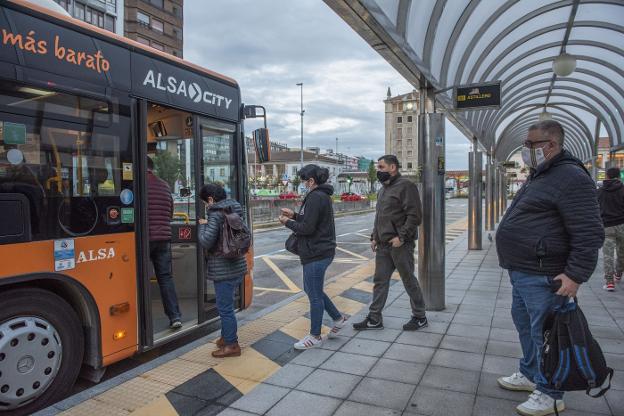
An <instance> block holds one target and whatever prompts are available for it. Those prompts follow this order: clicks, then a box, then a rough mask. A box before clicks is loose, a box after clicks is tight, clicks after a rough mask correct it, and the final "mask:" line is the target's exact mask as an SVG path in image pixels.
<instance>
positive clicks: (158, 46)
mask: <svg viewBox="0 0 624 416" xmlns="http://www.w3.org/2000/svg"><path fill="white" fill-rule="evenodd" d="M152 48H154V49H158V50H159V51H164V50H165V45H163V44H162V43H158V42H154V41H152Z"/></svg>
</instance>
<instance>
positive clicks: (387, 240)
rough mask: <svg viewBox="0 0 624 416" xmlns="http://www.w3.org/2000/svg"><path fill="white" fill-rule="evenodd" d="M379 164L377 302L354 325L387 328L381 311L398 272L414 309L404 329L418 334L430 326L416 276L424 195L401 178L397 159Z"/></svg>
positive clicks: (375, 245)
mask: <svg viewBox="0 0 624 416" xmlns="http://www.w3.org/2000/svg"><path fill="white" fill-rule="evenodd" d="M377 165H378V168H379V170H378V171H377V178H378V179H379V182H380V183H381V184H382V188H381V189H380V190H379V193H378V195H377V213H376V215H375V225H374V227H373V233H372V235H371V248H372V250H373V251H374V252H375V277H374V280H373V283H374V287H373V302H372V303H371V305H370V308H369V313H368V316H367V317H366V318H365V319H364V320H363V321H362V322H357V323H355V324H353V328H354V329H356V330H366V329H383V320H382V316H381V312H382V311H383V308H384V306H385V304H386V300H387V299H388V290H389V289H390V277H391V276H392V273H393V272H394V270H395V269H396V270H398V272H399V275H400V276H401V280H402V281H403V286H405V291H406V292H407V294H408V296H409V298H410V304H411V307H412V319H411V320H410V321H409V322H408V323H406V324H405V325H403V329H404V330H406V331H414V330H417V329H421V328H424V327H426V326H427V318H426V317H425V301H424V299H423V294H422V291H421V290H420V286H419V284H418V280H417V279H416V276H415V275H414V248H415V247H416V242H415V240H416V239H417V238H418V226H419V225H420V223H421V221H422V206H421V204H420V195H419V193H418V187H417V186H416V184H415V183H414V182H412V181H410V180H409V179H407V178H403V177H401V174H400V173H399V161H398V159H397V158H396V156H394V155H385V156H382V157H380V158H379V160H378V164H377Z"/></svg>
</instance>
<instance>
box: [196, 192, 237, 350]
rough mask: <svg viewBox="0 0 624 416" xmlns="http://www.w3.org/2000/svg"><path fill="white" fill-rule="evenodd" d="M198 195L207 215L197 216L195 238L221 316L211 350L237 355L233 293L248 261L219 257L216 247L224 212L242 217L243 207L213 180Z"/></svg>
mask: <svg viewBox="0 0 624 416" xmlns="http://www.w3.org/2000/svg"><path fill="white" fill-rule="evenodd" d="M199 197H200V198H201V200H202V201H204V204H205V205H206V208H207V216H206V219H199V220H198V223H199V226H198V232H197V239H198V240H199V244H200V245H201V246H202V248H203V249H204V250H205V251H206V253H207V256H206V279H208V280H212V281H213V283H214V287H215V295H216V297H217V299H216V302H217V310H218V311H219V317H220V318H221V338H219V339H218V340H217V348H218V349H217V350H216V351H213V353H212V356H213V357H216V358H225V357H238V356H240V355H241V349H240V346H239V345H238V336H237V322H236V315H235V314H234V295H235V293H236V288H237V287H239V286H240V284H241V282H242V281H243V278H244V276H245V273H247V261H246V260H245V257H244V256H240V257H235V258H224V257H220V256H219V255H218V254H217V252H216V249H217V242H218V241H219V236H220V234H221V230H222V228H223V222H224V221H225V218H224V216H225V215H224V213H225V212H226V211H227V212H230V210H231V212H233V213H236V214H238V215H239V216H240V217H242V216H243V209H242V208H241V205H240V204H239V203H238V202H237V201H235V200H233V199H227V198H226V193H225V190H224V189H223V187H222V186H220V185H217V184H214V183H209V184H207V185H204V186H203V187H202V188H201V190H200V191H199Z"/></svg>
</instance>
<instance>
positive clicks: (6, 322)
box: [0, 288, 84, 416]
mask: <svg viewBox="0 0 624 416" xmlns="http://www.w3.org/2000/svg"><path fill="white" fill-rule="evenodd" d="M0 305H2V307H1V308H0V413H2V414H3V415H4V414H7V415H14V416H17V415H27V414H31V413H33V412H34V411H36V410H38V409H41V408H44V407H47V406H49V405H52V404H54V403H55V402H56V401H58V400H60V399H62V398H63V397H65V396H66V395H67V394H68V393H69V392H70V390H71V388H72V386H73V384H74V382H75V381H76V378H77V377H78V373H79V371H80V367H81V364H82V357H83V353H84V336H83V333H82V327H81V325H80V321H79V320H78V317H77V315H76V313H75V312H74V310H73V309H72V308H71V306H69V304H68V303H67V302H65V300H63V299H62V298H61V297H59V296H57V295H56V294H54V293H51V292H48V291H46V290H42V289H37V288H20V289H13V290H9V291H7V292H4V293H0ZM5 412H6V413H5Z"/></svg>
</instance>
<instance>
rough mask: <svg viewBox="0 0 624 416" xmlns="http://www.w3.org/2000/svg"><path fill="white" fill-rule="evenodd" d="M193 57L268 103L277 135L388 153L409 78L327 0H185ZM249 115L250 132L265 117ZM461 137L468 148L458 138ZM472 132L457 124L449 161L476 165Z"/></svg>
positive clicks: (252, 99)
mask: <svg viewBox="0 0 624 416" xmlns="http://www.w3.org/2000/svg"><path fill="white" fill-rule="evenodd" d="M184 6H185V14H184V16H185V22H184V26H185V27H184V57H185V59H188V60H190V61H192V62H194V63H197V64H199V65H202V66H205V67H207V68H209V69H211V70H214V71H217V72H220V73H223V74H225V75H228V76H230V77H232V78H234V79H236V80H237V81H238V83H239V84H240V86H241V94H242V97H243V102H245V103H247V104H259V105H264V106H265V107H266V108H267V116H268V124H269V128H270V130H271V137H272V138H273V140H276V141H279V142H282V143H286V144H288V145H290V146H292V147H299V142H300V111H301V108H300V106H301V90H300V88H299V87H298V86H297V85H296V84H297V83H299V82H303V106H304V110H305V113H304V145H305V146H306V147H307V146H318V147H321V148H322V149H328V148H335V146H336V138H338V139H339V140H338V146H339V151H341V152H346V153H349V154H352V155H363V156H367V157H370V158H373V157H374V158H376V157H378V156H379V155H381V154H383V153H384V134H385V127H384V117H385V115H384V103H383V100H384V99H385V98H386V91H387V88H388V87H391V89H392V92H393V94H396V95H398V94H403V93H406V92H409V91H411V90H412V89H413V87H412V86H411V85H410V84H409V83H407V82H406V81H405V80H404V79H403V78H402V77H401V76H400V75H399V74H398V73H397V72H396V71H395V70H394V69H393V68H392V67H391V66H390V64H388V63H387V62H386V61H385V60H384V59H383V58H382V57H381V56H379V54H378V53H377V52H375V51H374V50H373V49H372V48H371V47H370V46H369V45H368V44H367V43H366V42H365V41H364V40H363V39H362V38H360V36H359V35H357V34H356V33H355V32H354V31H353V30H352V29H351V28H350V27H349V26H347V24H346V23H344V22H343V21H342V19H340V18H339V17H338V16H337V15H336V14H335V13H334V12H333V11H332V10H330V9H329V8H328V7H327V6H326V5H325V4H324V3H322V2H319V1H316V0H297V1H289V0H271V1H251V0H211V1H210V7H206V2H205V0H186V1H185V5H184ZM258 125H259V124H258V122H257V121H248V122H247V123H246V129H247V130H248V131H249V130H251V129H253V128H256V127H257V126H258ZM455 143H457V144H458V145H460V146H459V147H457V148H456V147H455V146H454V144H455ZM467 143H468V142H467V141H466V139H465V138H464V137H463V136H462V135H461V134H460V133H459V132H457V130H456V129H455V128H454V127H453V126H451V125H450V123H449V124H448V125H447V147H446V148H447V166H448V168H449V169H451V168H452V169H458V168H462V167H463V166H464V165H466V166H467V150H466V149H467Z"/></svg>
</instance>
